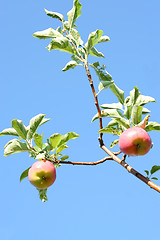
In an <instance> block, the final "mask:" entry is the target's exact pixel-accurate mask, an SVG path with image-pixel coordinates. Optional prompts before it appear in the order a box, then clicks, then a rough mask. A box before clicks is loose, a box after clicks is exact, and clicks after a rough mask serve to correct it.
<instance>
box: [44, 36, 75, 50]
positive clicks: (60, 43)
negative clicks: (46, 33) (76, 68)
mask: <svg viewBox="0 0 160 240" xmlns="http://www.w3.org/2000/svg"><path fill="white" fill-rule="evenodd" d="M46 48H47V49H48V51H51V50H59V51H63V52H67V53H70V54H74V53H75V49H74V48H73V47H72V46H71V44H70V42H69V40H68V39H67V38H66V37H63V36H61V37H57V38H54V39H53V40H52V41H51V42H50V44H49V45H48V47H46Z"/></svg>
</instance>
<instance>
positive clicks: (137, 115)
mask: <svg viewBox="0 0 160 240" xmlns="http://www.w3.org/2000/svg"><path fill="white" fill-rule="evenodd" d="M142 109H143V107H142V106H138V105H137V104H135V105H134V106H133V108H132V113H131V119H132V124H133V125H137V124H138V123H140V122H141V121H142Z"/></svg>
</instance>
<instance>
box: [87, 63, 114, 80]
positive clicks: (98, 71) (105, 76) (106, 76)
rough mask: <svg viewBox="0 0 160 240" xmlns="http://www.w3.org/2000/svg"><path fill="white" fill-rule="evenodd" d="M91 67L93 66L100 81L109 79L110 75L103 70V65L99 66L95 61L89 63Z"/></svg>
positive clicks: (110, 78)
mask: <svg viewBox="0 0 160 240" xmlns="http://www.w3.org/2000/svg"><path fill="white" fill-rule="evenodd" d="M90 66H91V67H92V68H94V70H95V72H96V74H97V76H98V78H99V80H100V81H111V80H112V76H111V75H110V74H109V73H108V72H107V71H106V70H105V68H106V67H105V66H104V65H102V66H100V64H99V62H95V63H93V64H90Z"/></svg>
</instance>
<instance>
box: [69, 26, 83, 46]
mask: <svg viewBox="0 0 160 240" xmlns="http://www.w3.org/2000/svg"><path fill="white" fill-rule="evenodd" d="M70 34H71V35H72V37H73V38H74V40H75V42H76V45H77V46H78V47H79V46H80V45H83V41H82V40H81V36H80V34H79V32H78V31H77V30H76V29H74V28H72V29H71V31H70Z"/></svg>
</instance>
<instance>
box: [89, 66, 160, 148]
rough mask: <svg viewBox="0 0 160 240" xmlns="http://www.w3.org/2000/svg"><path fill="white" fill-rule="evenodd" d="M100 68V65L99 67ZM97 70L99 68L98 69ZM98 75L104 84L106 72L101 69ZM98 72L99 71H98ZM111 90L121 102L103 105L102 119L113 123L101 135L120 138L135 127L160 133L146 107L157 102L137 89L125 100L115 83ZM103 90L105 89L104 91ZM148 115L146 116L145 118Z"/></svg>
mask: <svg viewBox="0 0 160 240" xmlns="http://www.w3.org/2000/svg"><path fill="white" fill-rule="evenodd" d="M96 64H97V63H96ZM98 67H99V65H98ZM96 68H97V67H96ZM99 69H100V70H99V71H98V73H97V75H100V77H99V79H100V81H101V82H104V79H106V76H107V75H106V71H105V72H104V70H103V71H102V68H100V67H99ZM96 71H97V69H96ZM109 88H110V89H111V90H112V92H113V93H114V94H115V96H116V97H117V98H118V100H119V102H117V103H111V104H102V105H101V108H102V110H101V115H102V118H104V117H109V118H111V121H110V122H109V123H108V124H107V126H106V127H104V128H103V129H100V130H99V133H112V134H114V135H118V136H120V135H121V133H122V132H123V131H125V130H126V129H127V128H130V127H134V126H141V127H143V128H144V129H145V130H146V131H147V132H148V131H153V130H155V131H160V124H159V123H157V122H152V121H148V118H149V117H150V115H148V113H150V110H149V109H148V108H146V107H144V106H145V105H146V104H147V103H150V102H155V99H154V98H152V97H150V96H145V95H142V94H141V93H140V91H139V89H138V88H137V87H134V88H133V89H132V90H131V91H130V95H129V96H127V97H126V98H124V91H123V90H121V89H119V88H118V87H117V86H116V85H115V84H114V83H112V84H111V85H110V86H109ZM102 90H103V89H102ZM145 115H146V116H145ZM98 118H99V116H98V113H97V114H96V115H95V116H94V117H93V119H92V121H94V120H96V119H98ZM117 143H118V139H116V140H115V141H114V142H112V143H111V146H110V147H113V146H115V145H116V144H117Z"/></svg>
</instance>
